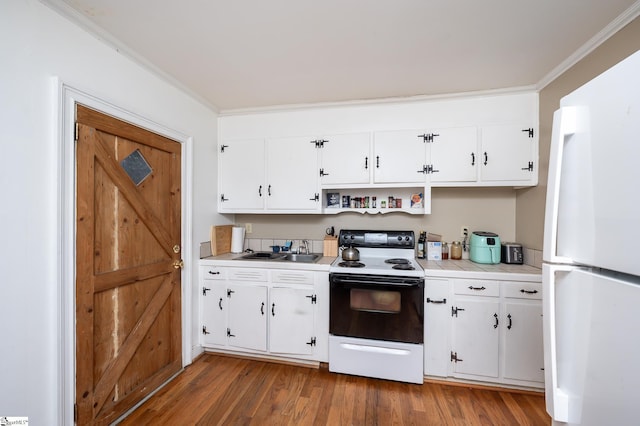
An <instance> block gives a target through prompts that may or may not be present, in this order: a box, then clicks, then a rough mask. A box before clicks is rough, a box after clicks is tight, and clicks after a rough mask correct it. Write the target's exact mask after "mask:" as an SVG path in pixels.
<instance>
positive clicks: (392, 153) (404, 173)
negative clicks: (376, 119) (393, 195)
mask: <svg viewBox="0 0 640 426" xmlns="http://www.w3.org/2000/svg"><path fill="white" fill-rule="evenodd" d="M421 135H422V133H420V132H418V131H415V130H401V131H391V132H376V133H375V135H374V139H373V164H372V167H373V183H381V184H398V183H407V184H416V185H424V184H425V183H426V181H427V179H426V175H427V169H426V165H427V162H426V160H427V158H426V155H427V148H426V146H427V144H426V142H425V141H424V139H423V137H422V136H421Z"/></svg>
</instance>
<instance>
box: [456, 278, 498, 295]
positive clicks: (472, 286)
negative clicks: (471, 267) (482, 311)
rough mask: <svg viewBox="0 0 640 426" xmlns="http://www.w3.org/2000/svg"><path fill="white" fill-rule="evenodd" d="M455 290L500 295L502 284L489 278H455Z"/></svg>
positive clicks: (475, 293)
mask: <svg viewBox="0 0 640 426" xmlns="http://www.w3.org/2000/svg"><path fill="white" fill-rule="evenodd" d="M453 290H454V292H455V293H456V294H468V295H473V296H492V297H499V296H500V286H499V284H498V282H497V281H487V280H455V282H454V283H453Z"/></svg>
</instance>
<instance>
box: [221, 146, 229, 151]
mask: <svg viewBox="0 0 640 426" xmlns="http://www.w3.org/2000/svg"><path fill="white" fill-rule="evenodd" d="M225 148H229V145H220V152H224V149H225Z"/></svg>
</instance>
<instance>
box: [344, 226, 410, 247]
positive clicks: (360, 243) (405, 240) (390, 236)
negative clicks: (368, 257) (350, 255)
mask: <svg viewBox="0 0 640 426" xmlns="http://www.w3.org/2000/svg"><path fill="white" fill-rule="evenodd" d="M338 241H339V243H340V245H341V246H345V247H378V248H413V247H414V245H415V235H414V233H413V231H363V230H349V229H343V230H341V231H340V236H339V239H338Z"/></svg>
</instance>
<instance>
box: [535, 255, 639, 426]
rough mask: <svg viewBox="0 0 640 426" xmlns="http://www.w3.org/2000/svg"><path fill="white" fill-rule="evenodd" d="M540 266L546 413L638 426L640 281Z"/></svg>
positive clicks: (560, 417)
mask: <svg viewBox="0 0 640 426" xmlns="http://www.w3.org/2000/svg"><path fill="white" fill-rule="evenodd" d="M622 278H628V277H626V276H625V277H623V276H621V275H617V276H616V275H614V274H609V275H603V274H600V273H596V272H594V270H590V269H586V268H582V269H580V268H575V267H570V266H558V265H549V264H543V285H544V287H543V325H544V345H545V386H546V403H547V411H548V412H549V414H550V415H551V417H552V418H553V419H554V420H555V421H558V422H567V423H568V424H576V425H577V424H580V425H583V426H589V425H630V424H638V419H639V418H640V406H639V405H638V404H639V401H640V385H639V384H640V363H639V362H638V361H639V360H640V315H639V313H638V312H639V311H638V306H640V282H638V280H637V279H635V278H632V279H633V280H634V281H625V280H624V279H622Z"/></svg>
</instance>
